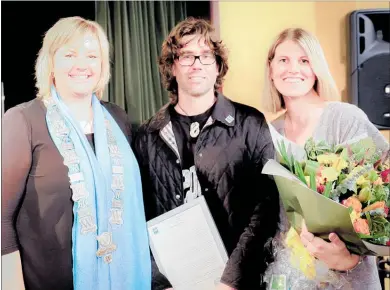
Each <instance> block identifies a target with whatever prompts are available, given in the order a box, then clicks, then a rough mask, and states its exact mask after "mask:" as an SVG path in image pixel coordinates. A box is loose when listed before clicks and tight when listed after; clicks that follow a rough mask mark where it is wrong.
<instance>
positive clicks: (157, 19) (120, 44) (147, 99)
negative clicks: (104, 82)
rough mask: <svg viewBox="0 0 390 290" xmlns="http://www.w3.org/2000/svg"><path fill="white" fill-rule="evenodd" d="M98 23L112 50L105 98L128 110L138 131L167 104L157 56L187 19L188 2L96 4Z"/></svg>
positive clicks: (97, 2)
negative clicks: (109, 78) (179, 24)
mask: <svg viewBox="0 0 390 290" xmlns="http://www.w3.org/2000/svg"><path fill="white" fill-rule="evenodd" d="M95 3H96V11H95V19H96V21H97V22H98V23H99V24H100V25H101V26H102V27H103V29H104V30H105V31H106V33H107V36H108V39H109V42H110V46H111V47H110V48H111V60H112V63H111V80H110V83H109V86H108V90H106V92H105V95H104V98H103V99H105V100H108V101H110V102H113V103H115V104H117V105H119V106H120V107H122V108H123V109H125V110H126V112H127V113H128V115H129V116H130V119H131V121H132V123H133V125H135V126H136V127H137V126H138V125H139V124H140V123H142V122H143V121H145V120H147V119H148V118H150V117H151V116H152V115H153V114H155V113H156V112H157V110H158V109H159V108H160V107H161V106H163V105H164V104H166V103H167V102H168V94H167V92H166V91H165V89H164V87H163V86H162V84H161V79H160V74H159V69H158V56H159V55H160V52H161V45H162V43H163V40H164V39H165V37H166V36H167V35H168V34H169V32H170V30H171V29H172V28H173V27H174V26H175V25H176V24H177V23H178V22H179V21H181V20H183V19H185V18H186V17H187V13H186V2H185V1H183V2H182V1H129V2H127V1H96V2H95Z"/></svg>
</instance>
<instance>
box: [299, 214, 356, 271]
mask: <svg viewBox="0 0 390 290" xmlns="http://www.w3.org/2000/svg"><path fill="white" fill-rule="evenodd" d="M300 237H301V241H302V243H303V245H304V246H305V247H306V249H307V250H308V251H309V253H310V254H311V255H313V256H314V257H316V258H317V259H319V260H321V261H322V262H324V263H325V264H326V265H327V266H328V267H329V268H330V269H333V270H338V271H346V270H350V269H352V268H353V267H355V266H356V265H357V264H358V263H359V256H357V255H352V254H351V253H350V252H349V251H348V249H347V247H346V246H345V244H344V242H343V241H342V240H340V238H339V237H338V236H337V235H336V234H335V233H331V234H329V240H330V243H328V242H326V241H325V240H323V239H321V238H319V237H315V236H314V235H313V234H312V233H310V232H309V231H308V230H307V227H306V224H305V222H304V221H302V232H301V234H300Z"/></svg>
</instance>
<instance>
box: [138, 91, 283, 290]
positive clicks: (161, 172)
mask: <svg viewBox="0 0 390 290" xmlns="http://www.w3.org/2000/svg"><path fill="white" fill-rule="evenodd" d="M168 106H171V105H166V106H164V107H163V108H162V109H161V110H160V111H159V112H158V113H157V114H156V115H155V116H153V117H152V118H151V119H149V120H148V121H147V122H145V123H144V124H143V125H142V126H141V127H140V128H139V130H138V133H137V135H136V138H135V140H134V150H135V154H136V156H137V159H138V161H139V165H140V170H141V176H142V184H143V193H144V203H145V211H146V218H147V220H150V219H152V218H154V217H157V216H159V215H161V214H163V213H165V212H167V211H170V210H172V209H174V208H175V207H178V206H180V205H182V204H183V201H184V196H183V180H182V178H183V177H182V169H181V159H180V156H179V154H178V150H177V145H176V142H175V139H174V134H173V130H172V123H171V122H170V115H169V109H168ZM272 158H274V147H273V143H272V139H271V136H270V133H269V130H268V126H267V122H266V120H265V118H264V115H263V114H262V113H260V112H259V111H258V110H256V109H254V108H252V107H249V106H246V105H243V104H239V103H235V102H232V101H230V100H229V99H227V98H226V97H224V96H223V95H222V94H219V95H218V98H217V102H216V105H215V108H214V110H213V112H212V115H211V117H210V118H209V120H208V121H207V123H206V125H205V126H204V127H203V129H202V131H201V133H200V135H199V137H198V140H197V143H196V146H195V152H194V159H195V160H194V162H195V167H196V173H197V175H198V179H199V183H200V186H201V188H202V194H203V195H204V197H205V199H206V201H207V204H208V206H209V208H210V211H211V214H212V216H213V218H214V220H215V223H216V225H217V228H218V230H219V233H220V235H221V237H222V240H223V242H224V244H225V247H226V250H227V252H228V255H229V260H228V263H227V265H226V268H225V270H224V273H223V276H222V278H221V282H223V283H225V284H227V285H230V286H231V287H234V288H236V289H238V290H256V289H261V287H260V285H261V282H260V281H261V275H262V274H263V273H264V271H265V269H266V265H267V264H266V261H267V260H268V258H269V255H268V250H267V249H266V247H265V244H266V242H267V241H268V240H269V239H270V238H272V237H273V236H274V235H275V233H276V230H277V223H278V220H279V198H278V192H277V188H276V186H275V183H274V181H273V179H272V178H270V177H269V176H267V175H263V174H261V170H262V168H263V165H264V164H265V163H266V162H267V161H268V159H272ZM169 287H170V284H169V282H168V281H167V279H166V278H165V277H164V276H163V275H162V274H161V273H159V271H158V269H157V267H156V265H155V264H154V265H153V286H152V289H155V290H160V289H166V288H169Z"/></svg>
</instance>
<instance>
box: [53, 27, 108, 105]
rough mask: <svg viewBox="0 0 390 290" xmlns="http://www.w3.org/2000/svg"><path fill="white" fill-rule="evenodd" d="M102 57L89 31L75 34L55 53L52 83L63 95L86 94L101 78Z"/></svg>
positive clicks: (76, 95)
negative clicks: (75, 35) (78, 34)
mask: <svg viewBox="0 0 390 290" xmlns="http://www.w3.org/2000/svg"><path fill="white" fill-rule="evenodd" d="M101 69H102V58H101V49H100V44H99V40H98V39H97V37H96V36H94V35H92V34H90V33H88V34H85V35H83V36H82V37H75V38H73V39H72V40H70V41H69V42H68V43H67V44H66V45H64V46H62V47H60V48H59V49H58V50H57V51H56V53H55V55H54V69H53V71H54V83H55V86H56V89H57V90H58V92H59V94H60V95H61V96H63V97H70V96H72V97H78V98H80V97H85V96H90V95H92V93H93V92H94V90H95V88H96V85H97V83H98V81H99V79H100V75H101Z"/></svg>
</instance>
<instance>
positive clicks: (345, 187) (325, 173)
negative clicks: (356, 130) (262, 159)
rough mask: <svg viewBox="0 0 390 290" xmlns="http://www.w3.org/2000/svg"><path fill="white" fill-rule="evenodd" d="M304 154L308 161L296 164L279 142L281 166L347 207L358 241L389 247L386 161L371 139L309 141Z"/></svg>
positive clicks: (389, 168)
mask: <svg viewBox="0 0 390 290" xmlns="http://www.w3.org/2000/svg"><path fill="white" fill-rule="evenodd" d="M305 151H306V155H307V159H306V160H304V161H301V162H299V161H297V160H294V157H293V156H292V155H289V154H287V151H286V147H285V144H284V143H283V142H281V143H279V153H280V155H281V156H280V163H281V164H282V165H283V166H284V167H285V168H287V169H288V170H289V171H290V172H292V173H294V175H295V176H297V177H298V179H299V180H301V181H302V182H303V183H304V184H306V185H307V187H309V188H311V189H312V190H313V191H315V192H317V193H319V194H321V195H323V196H324V197H326V198H330V199H332V200H334V201H336V202H338V203H341V204H342V205H344V206H345V207H347V208H348V209H349V213H350V217H351V222H352V224H353V228H354V230H355V232H356V233H357V234H358V236H359V237H360V238H361V239H363V240H364V241H367V242H370V243H373V244H377V245H384V246H386V245H387V246H390V222H389V207H390V198H389V196H390V193H389V192H390V166H389V160H388V159H387V160H383V159H382V158H381V157H382V156H381V155H382V154H381V153H380V152H377V151H376V150H375V144H374V143H373V141H372V139H371V138H365V139H362V140H360V141H358V142H355V143H353V144H349V145H348V144H347V145H339V146H329V145H327V144H326V143H325V142H319V143H315V142H314V140H313V139H309V140H308V142H306V144H305ZM330 214H331V213H330Z"/></svg>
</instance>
